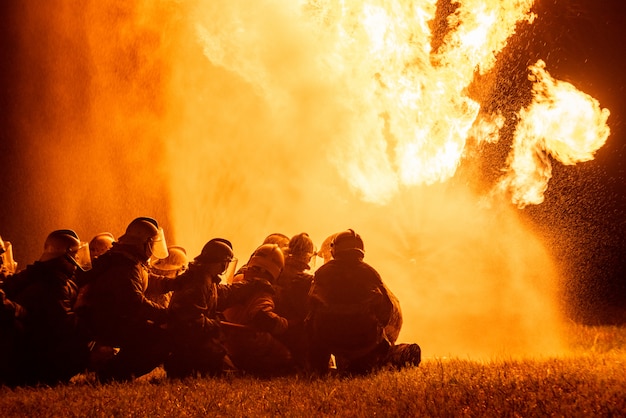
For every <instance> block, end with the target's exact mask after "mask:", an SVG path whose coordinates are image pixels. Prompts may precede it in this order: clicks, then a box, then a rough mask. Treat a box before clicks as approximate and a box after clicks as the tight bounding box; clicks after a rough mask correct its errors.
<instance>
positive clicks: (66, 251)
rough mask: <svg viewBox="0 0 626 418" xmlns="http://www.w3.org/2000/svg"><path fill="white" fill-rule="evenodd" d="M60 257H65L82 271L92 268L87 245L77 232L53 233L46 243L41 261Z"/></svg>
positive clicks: (58, 231) (64, 230) (59, 231)
mask: <svg viewBox="0 0 626 418" xmlns="http://www.w3.org/2000/svg"><path fill="white" fill-rule="evenodd" d="M59 257H65V258H66V259H67V261H69V262H70V263H72V264H73V265H75V266H76V267H78V268H80V269H81V270H86V269H88V268H90V267H91V260H90V257H89V247H88V246H87V243H84V242H81V241H80V239H79V238H78V235H77V234H76V232H74V231H73V230H71V229H58V230H56V231H52V232H51V233H50V234H49V235H48V237H47V238H46V241H45V242H44V246H43V253H42V254H41V257H40V258H39V261H49V260H53V259H55V258H59Z"/></svg>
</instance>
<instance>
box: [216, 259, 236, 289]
mask: <svg viewBox="0 0 626 418" xmlns="http://www.w3.org/2000/svg"><path fill="white" fill-rule="evenodd" d="M238 261H239V260H237V259H236V258H235V257H233V258H231V259H230V261H229V262H228V265H226V269H225V270H224V272H223V273H222V274H220V277H221V278H222V282H226V283H232V282H233V278H234V277H235V269H236V268H237V262H238Z"/></svg>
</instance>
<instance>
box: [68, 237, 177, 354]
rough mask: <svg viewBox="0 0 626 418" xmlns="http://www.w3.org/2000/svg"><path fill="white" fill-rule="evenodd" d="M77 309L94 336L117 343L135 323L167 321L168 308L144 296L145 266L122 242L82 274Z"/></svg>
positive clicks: (145, 284)
mask: <svg viewBox="0 0 626 418" xmlns="http://www.w3.org/2000/svg"><path fill="white" fill-rule="evenodd" d="M84 282H85V285H84V286H83V288H81V291H80V294H79V298H78V302H77V312H78V314H79V315H80V316H81V318H83V319H84V320H85V321H86V323H87V324H88V328H89V329H90V330H91V331H92V332H93V334H94V335H93V336H94V338H95V339H97V340H99V341H101V342H103V343H105V344H110V345H113V346H116V345H118V344H119V342H118V341H117V340H118V339H119V337H120V335H124V336H127V334H128V333H131V334H132V330H133V328H134V327H135V326H137V325H138V324H144V323H146V322H153V323H155V324H162V323H164V322H165V321H166V317H167V309H166V308H165V307H164V306H161V305H158V304H157V303H155V302H153V301H151V300H149V299H148V298H146V296H145V291H146V289H147V287H148V268H147V265H146V264H145V263H143V262H142V261H141V260H140V259H139V258H138V257H137V256H135V255H133V253H132V251H129V250H128V249H127V248H124V246H118V245H115V244H114V246H113V248H112V249H111V250H109V251H108V252H106V253H105V254H103V255H101V256H100V257H98V258H97V259H96V260H95V261H94V263H93V268H92V269H91V270H89V271H88V272H87V273H86V275H85V277H84Z"/></svg>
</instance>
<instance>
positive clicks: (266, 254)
mask: <svg viewBox="0 0 626 418" xmlns="http://www.w3.org/2000/svg"><path fill="white" fill-rule="evenodd" d="M284 265H285V261H284V255H283V252H282V251H281V250H280V248H279V247H278V246H277V245H276V244H263V245H261V246H260V247H259V248H257V249H256V250H255V252H254V253H253V255H252V257H250V260H249V261H248V264H247V267H246V269H245V271H244V273H243V274H244V278H243V280H242V282H241V285H242V287H244V288H246V287H247V288H249V289H250V292H248V293H247V294H246V296H245V298H242V299H241V300H240V301H238V302H237V303H235V304H234V305H233V306H232V307H229V308H228V309H225V310H224V312H223V315H224V318H225V320H226V321H225V322H222V325H223V327H222V328H223V330H224V334H225V345H226V349H227V351H228V355H229V356H230V358H231V360H232V361H233V363H234V365H235V366H236V367H237V369H239V370H241V371H242V372H244V373H248V374H252V375H255V376H261V377H271V376H277V375H285V374H289V373H292V372H294V370H295V369H294V363H293V359H292V356H291V353H290V352H289V350H288V349H287V347H286V346H285V345H284V344H283V343H282V342H281V341H280V340H278V338H277V337H278V336H280V335H281V334H284V333H285V332H286V331H287V329H288V327H289V322H288V321H287V319H285V318H283V317H282V316H280V315H278V314H276V312H275V311H274V309H275V303H274V297H275V291H274V288H273V283H275V281H276V279H277V278H278V276H279V275H280V273H281V271H282V270H283V268H284Z"/></svg>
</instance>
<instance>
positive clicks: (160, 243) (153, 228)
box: [118, 217, 167, 261]
mask: <svg viewBox="0 0 626 418" xmlns="http://www.w3.org/2000/svg"><path fill="white" fill-rule="evenodd" d="M118 241H119V243H120V244H124V245H129V246H131V247H134V249H135V250H136V251H135V252H136V253H137V254H138V255H139V256H140V257H141V258H142V259H143V260H142V261H148V259H150V257H154V258H165V257H167V244H166V243H165V235H164V233H163V228H160V227H159V224H158V223H157V221H156V220H155V219H153V218H149V217H140V218H135V219H134V220H133V221H132V222H131V223H130V224H128V226H127V227H126V232H125V233H124V235H122V236H121V237H120V238H119V239H118Z"/></svg>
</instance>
